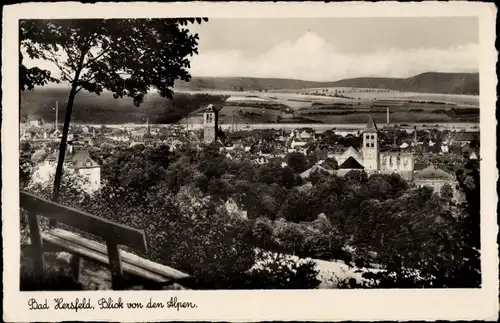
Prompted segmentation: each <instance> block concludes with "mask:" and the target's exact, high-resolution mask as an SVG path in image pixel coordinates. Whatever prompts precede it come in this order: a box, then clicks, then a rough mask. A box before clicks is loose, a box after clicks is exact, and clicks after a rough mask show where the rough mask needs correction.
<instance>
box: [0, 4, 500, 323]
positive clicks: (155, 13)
mask: <svg viewBox="0 0 500 323" xmlns="http://www.w3.org/2000/svg"><path fill="white" fill-rule="evenodd" d="M162 13H164V14H162ZM495 14H496V8H495V6H494V5H493V4H486V3H468V2H448V3H443V2H425V3H396V2H379V3H364V2H352V3H332V4H324V3H206V2H200V3H170V4H159V3H127V4H119V3H106V4H80V3H43V4H42V3H38V4H37V3H29V4H19V5H13V6H6V7H4V14H3V35H2V36H3V37H2V61H3V64H2V74H3V78H2V80H3V82H2V89H3V94H4V96H3V100H2V107H3V109H2V112H3V119H2V128H3V129H2V155H3V158H2V173H3V179H4V181H3V190H2V211H3V212H2V219H3V221H4V223H3V235H2V237H3V239H4V240H3V242H4V253H3V255H4V264H5V266H4V277H3V278H4V280H3V282H4V312H3V313H4V320H5V321H17V322H29V321H31V322H32V321H37V322H42V321H52V322H54V321H74V320H85V321H94V320H99V321H120V322H137V321H158V320H162V321H174V320H184V321H192V320H197V321H201V320H206V321H246V322H249V321H261V320H266V321H272V320H293V321H302V320H310V321H339V320H370V321H372V320H469V319H476V320H495V319H496V318H497V317H498V291H499V286H498V257H497V245H496V234H497V223H496V205H497V195H496V185H495V184H496V180H497V178H498V174H497V171H496V167H495V165H496V163H495V151H496V145H495V144H496V131H495V130H496V129H495V126H496V122H495V114H494V111H495V103H496V102H495V97H496V95H495V94H496V90H495V88H496V75H495V63H496V51H495V48H494V40H495ZM139 16H140V17H160V16H162V17H173V16H177V17H180V16H183V17H192V16H206V17H209V18H210V17H211V18H216V17H231V18H237V17H375V16H380V17H383V16H384V17H389V16H394V17H410V16H411V17H414V16H427V17H428V16H478V17H480V19H479V23H480V46H481V47H480V48H481V57H480V93H481V97H480V104H481V119H480V120H481V133H482V136H481V157H482V161H481V170H482V176H481V209H482V213H481V229H482V231H481V244H482V274H483V287H482V288H481V289H476V290H465V289H463V290H456V289H455V290H307V291H208V292H207V291H164V292H150V291H134V292H110V291H88V292H64V293H63V292H61V293H54V292H43V293H42V292H37V293H27V292H25V293H21V292H19V260H18V259H19V255H20V251H19V243H18V241H19V221H18V214H19V213H18V205H19V194H18V179H19V177H18V171H19V168H18V158H17V156H18V153H19V152H18V149H19V147H18V142H19V141H18V140H19V134H18V107H19V102H18V68H17V66H18V58H17V57H18V56H17V55H18V50H17V48H18V47H17V46H18V19H19V18H56V17H57V18H96V17H100V18H118V17H120V18H126V17H131V18H134V17H139ZM34 295H36V297H40V298H44V297H47V298H49V299H51V298H53V297H56V296H58V297H64V298H65V299H67V300H71V299H75V298H76V297H79V298H83V297H87V298H91V299H93V301H94V303H95V302H96V301H97V299H99V298H101V297H108V296H113V297H115V298H117V297H118V296H121V297H122V298H123V299H124V300H127V301H133V300H136V301H144V300H148V299H149V298H150V297H152V298H153V299H156V300H168V299H169V298H170V297H171V296H177V297H178V299H179V300H181V301H183V300H185V301H191V302H195V303H197V304H198V308H196V309H192V310H183V309H181V310H180V311H179V312H177V311H175V310H172V309H169V310H167V309H164V310H154V311H151V310H149V311H148V310H141V311H133V312H132V311H127V310H112V311H110V310H108V311H106V310H97V309H96V310H93V311H87V312H85V311H79V312H78V313H77V312H74V311H55V310H49V311H29V310H27V300H28V299H29V298H31V297H32V296H34Z"/></svg>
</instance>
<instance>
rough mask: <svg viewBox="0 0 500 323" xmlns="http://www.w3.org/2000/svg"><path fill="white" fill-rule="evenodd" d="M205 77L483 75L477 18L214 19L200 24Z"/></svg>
mask: <svg viewBox="0 0 500 323" xmlns="http://www.w3.org/2000/svg"><path fill="white" fill-rule="evenodd" d="M192 30H193V32H197V33H198V34H199V36H200V42H199V52H200V54H199V55H198V56H197V57H195V58H194V59H193V60H192V69H191V72H192V74H193V75H197V76H255V77H285V78H288V77H289V78H297V79H307V80H319V81H323V80H338V79H342V78H349V77H360V76H388V77H390V76H393V77H407V76H413V75H415V74H418V73H422V72H429V71H436V72H471V71H473V72H476V71H478V65H479V57H478V47H479V40H478V38H479V26H478V20H477V18H475V17H471V18H469V17H449V18H448V17H447V18H422V17H419V18H324V19H317V18H314V19H310V18H294V19H288V18H287V19H212V20H209V21H208V22H207V23H205V24H202V25H198V26H195V27H193V28H192Z"/></svg>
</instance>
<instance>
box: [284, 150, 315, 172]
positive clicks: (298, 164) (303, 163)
mask: <svg viewBox="0 0 500 323" xmlns="http://www.w3.org/2000/svg"><path fill="white" fill-rule="evenodd" d="M285 160H286V163H287V164H288V166H290V168H292V169H293V170H294V171H295V172H296V173H299V174H300V173H302V172H304V171H306V170H307V169H308V168H309V167H310V166H312V165H310V163H309V161H308V160H307V158H306V156H304V154H302V153H299V152H293V153H289V154H288V155H286V157H285Z"/></svg>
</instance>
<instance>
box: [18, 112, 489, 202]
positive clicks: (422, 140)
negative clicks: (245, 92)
mask: <svg viewBox="0 0 500 323" xmlns="http://www.w3.org/2000/svg"><path fill="white" fill-rule="evenodd" d="M219 109H220V108H219ZM217 112H218V111H217V108H215V107H214V106H212V105H210V106H208V107H207V108H206V110H205V111H204V113H203V120H204V124H203V125H202V127H201V129H196V130H192V129H189V127H186V126H185V125H179V124H178V125H175V124H172V125H163V126H157V125H154V124H153V125H152V124H149V123H148V122H146V124H145V125H143V126H140V125H139V126H138V125H121V126H119V125H118V126H113V127H106V126H92V125H72V126H71V129H70V133H69V135H68V144H69V148H68V152H67V154H66V158H67V166H68V168H71V169H75V170H79V173H80V174H81V175H83V176H86V177H89V181H87V185H88V187H87V189H88V190H89V191H93V190H97V189H98V188H99V187H100V183H101V172H100V167H101V166H100V164H99V158H98V157H96V156H98V155H99V152H101V151H102V150H113V149H120V148H126V147H136V146H137V147H157V146H160V145H165V146H167V147H168V148H169V149H170V150H171V151H174V150H176V149H178V148H180V147H182V146H183V145H192V146H194V147H196V148H197V149H201V147H203V146H204V145H207V144H215V145H216V146H217V147H218V149H219V151H220V152H221V154H223V155H224V156H225V157H226V158H228V159H231V160H232V159H239V160H243V159H249V160H251V161H252V162H254V163H256V164H266V163H278V164H280V165H281V167H285V166H287V165H288V160H289V159H290V158H292V159H293V158H303V159H305V160H306V159H307V160H308V165H309V166H310V167H309V168H308V169H302V172H301V173H300V176H301V177H302V178H303V179H304V180H307V179H308V178H309V175H310V174H311V172H313V171H315V170H317V171H322V172H326V173H329V174H336V175H340V176H341V175H345V174H346V173H348V172H349V171H351V170H363V171H366V172H368V174H374V173H386V174H390V173H398V174H399V175H401V176H402V177H403V178H405V179H406V180H408V181H413V182H414V183H415V184H416V185H428V186H431V187H432V188H433V189H434V191H435V192H437V193H439V192H440V191H441V188H442V187H443V186H444V185H445V184H448V185H449V186H450V187H451V188H453V191H454V198H456V199H459V192H458V191H457V190H456V188H457V183H456V179H455V178H454V177H455V176H454V174H455V171H456V169H457V167H459V166H460V165H462V164H463V163H464V160H470V161H472V162H475V163H476V164H477V165H478V166H479V132H477V131H476V132H475V131H466V130H465V129H462V130H454V131H451V130H439V129H436V128H432V126H429V127H427V128H425V129H419V130H418V129H417V127H416V126H415V127H413V129H411V128H408V127H406V129H405V128H403V127H401V126H399V125H397V124H396V125H391V124H389V123H387V124H383V125H382V127H378V126H377V124H376V123H375V122H374V120H373V118H372V117H371V116H370V115H368V114H367V125H366V128H365V129H362V130H356V129H352V130H351V131H346V130H341V131H340V134H338V133H336V132H335V130H330V129H329V130H324V131H315V130H314V129H313V128H310V127H304V128H297V129H293V130H288V129H277V130H275V129H262V130H251V129H246V130H245V129H244V130H239V131H231V129H228V130H226V131H223V130H222V127H221V125H218V124H217V123H216V120H217V119H218V118H217V117H216V114H217ZM60 138H61V131H60V125H55V124H53V123H45V122H44V121H43V120H40V118H38V119H35V120H32V121H30V122H28V123H25V124H22V125H21V138H20V140H21V143H28V144H29V145H30V146H31V147H32V149H34V150H35V157H34V158H35V160H36V165H35V167H36V168H37V170H36V172H35V174H34V177H35V178H36V179H37V180H40V181H42V182H43V181H47V180H48V178H49V176H50V174H53V173H54V171H55V165H56V162H57V147H58V143H59V141H60Z"/></svg>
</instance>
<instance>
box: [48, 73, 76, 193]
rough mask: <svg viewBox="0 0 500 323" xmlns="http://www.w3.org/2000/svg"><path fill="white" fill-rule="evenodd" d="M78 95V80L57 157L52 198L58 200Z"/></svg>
mask: <svg viewBox="0 0 500 323" xmlns="http://www.w3.org/2000/svg"><path fill="white" fill-rule="evenodd" d="M75 96H76V82H73V84H72V86H71V90H70V92H69V98H68V104H67V106H66V115H65V116H64V127H63V133H62V138H61V143H60V145H59V157H58V159H57V168H56V175H55V178H54V188H53V191H52V200H53V201H54V202H57V200H58V199H59V187H60V185H61V178H62V174H63V166H64V156H65V154H66V146H67V145H66V144H67V139H68V132H69V124H70V122H71V112H72V110H73V102H74V101H75Z"/></svg>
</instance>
